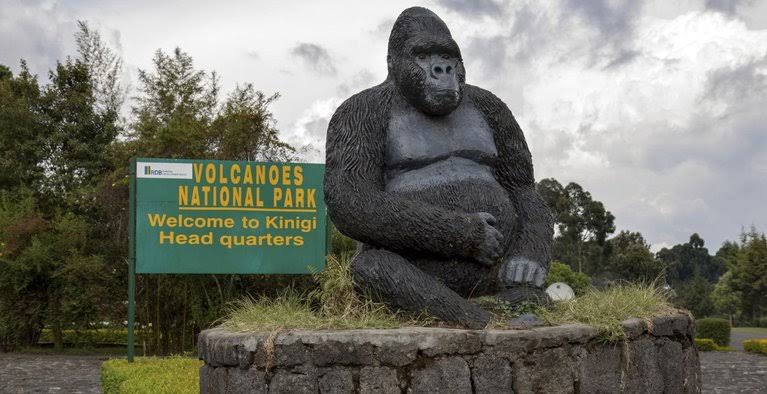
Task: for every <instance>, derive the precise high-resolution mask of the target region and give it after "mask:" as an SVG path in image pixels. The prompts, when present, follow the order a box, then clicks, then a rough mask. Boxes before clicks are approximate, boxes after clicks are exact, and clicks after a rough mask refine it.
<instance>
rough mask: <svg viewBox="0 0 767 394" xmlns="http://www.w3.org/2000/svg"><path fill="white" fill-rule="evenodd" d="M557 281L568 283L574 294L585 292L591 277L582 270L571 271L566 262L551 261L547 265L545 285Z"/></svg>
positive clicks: (589, 284) (589, 285)
mask: <svg viewBox="0 0 767 394" xmlns="http://www.w3.org/2000/svg"><path fill="white" fill-rule="evenodd" d="M557 282H564V283H567V284H568V285H570V287H572V288H573V291H574V292H575V294H576V295H581V294H584V293H586V290H588V289H589V287H591V277H589V276H588V275H586V274H584V273H582V272H575V271H573V270H572V269H571V268H570V266H569V265H567V264H564V263H560V262H559V261H552V262H551V266H550V267H549V275H548V276H547V277H546V286H549V285H551V284H552V283H557Z"/></svg>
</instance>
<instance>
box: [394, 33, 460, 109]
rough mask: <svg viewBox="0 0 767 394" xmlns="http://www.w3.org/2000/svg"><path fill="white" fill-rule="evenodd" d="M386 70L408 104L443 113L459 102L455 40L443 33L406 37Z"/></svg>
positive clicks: (458, 56) (457, 61) (458, 54)
mask: <svg viewBox="0 0 767 394" xmlns="http://www.w3.org/2000/svg"><path fill="white" fill-rule="evenodd" d="M389 62H390V65H389V67H390V70H392V71H393V72H394V79H395V82H396V85H397V87H398V89H399V91H400V93H401V94H402V95H403V96H404V97H405V99H407V101H408V102H409V103H410V105H412V106H414V107H416V108H418V110H420V111H421V112H423V113H426V114H428V115H436V116H439V115H447V114H449V113H451V112H453V110H455V109H456V108H458V105H459V104H460V103H461V98H462V96H463V83H464V68H463V62H462V60H461V56H460V51H459V50H458V46H457V45H456V44H455V42H454V41H453V40H452V39H450V38H446V37H440V38H430V37H423V36H416V37H413V38H412V39H410V40H408V41H407V43H406V44H405V46H404V48H403V50H402V51H401V52H400V53H399V54H398V56H397V57H396V58H395V59H389Z"/></svg>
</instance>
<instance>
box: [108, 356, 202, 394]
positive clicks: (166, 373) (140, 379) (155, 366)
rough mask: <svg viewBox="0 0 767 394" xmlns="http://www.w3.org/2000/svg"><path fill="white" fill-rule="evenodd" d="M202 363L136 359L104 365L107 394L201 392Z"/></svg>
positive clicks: (173, 358) (184, 360)
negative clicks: (131, 361) (130, 361)
mask: <svg viewBox="0 0 767 394" xmlns="http://www.w3.org/2000/svg"><path fill="white" fill-rule="evenodd" d="M200 367H202V361H200V360H196V359H193V358H187V357H165V358H157V357H136V358H135V360H134V362H133V363H129V362H128V360H125V359H112V360H108V361H105V362H104V363H103V364H101V389H102V390H103V391H104V393H105V394H123V393H125V394H127V393H131V394H132V393H174V394H175V393H195V394H196V393H199V392H200Z"/></svg>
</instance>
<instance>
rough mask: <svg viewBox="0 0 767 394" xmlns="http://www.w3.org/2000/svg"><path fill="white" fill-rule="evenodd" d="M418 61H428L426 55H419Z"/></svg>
mask: <svg viewBox="0 0 767 394" xmlns="http://www.w3.org/2000/svg"><path fill="white" fill-rule="evenodd" d="M418 60H426V54H425V53H419V54H418Z"/></svg>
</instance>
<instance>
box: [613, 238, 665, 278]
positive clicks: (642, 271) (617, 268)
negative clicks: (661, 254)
mask: <svg viewBox="0 0 767 394" xmlns="http://www.w3.org/2000/svg"><path fill="white" fill-rule="evenodd" d="M607 244H608V249H609V251H610V254H609V258H608V259H607V264H606V268H607V270H608V271H610V272H612V273H614V274H617V275H618V276H619V277H620V278H622V279H625V280H629V281H644V282H652V281H654V280H656V279H658V278H660V276H661V275H662V274H663V264H662V263H661V262H660V261H658V260H657V259H655V257H654V256H653V254H652V252H650V245H648V244H647V243H646V242H645V240H644V237H642V234H640V233H638V232H630V231H621V232H620V233H618V235H616V236H615V237H613V238H611V239H610V240H608V241H607Z"/></svg>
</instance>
